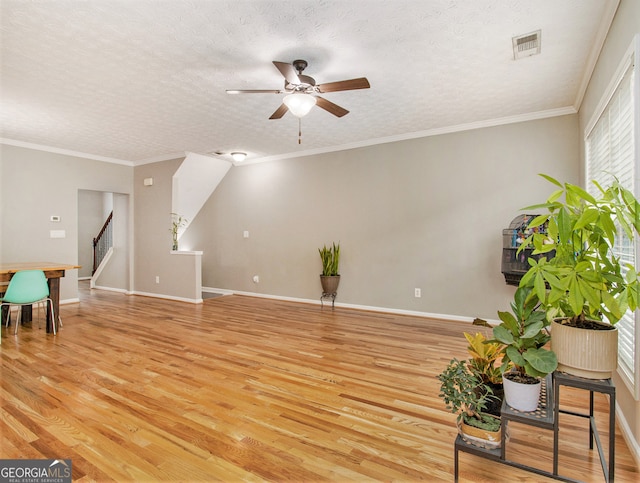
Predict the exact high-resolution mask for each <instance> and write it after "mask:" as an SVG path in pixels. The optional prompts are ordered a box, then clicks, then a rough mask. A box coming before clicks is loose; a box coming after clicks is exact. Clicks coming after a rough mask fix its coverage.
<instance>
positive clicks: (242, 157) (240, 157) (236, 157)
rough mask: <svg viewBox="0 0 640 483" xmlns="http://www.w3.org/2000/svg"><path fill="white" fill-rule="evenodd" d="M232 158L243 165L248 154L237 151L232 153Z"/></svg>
mask: <svg viewBox="0 0 640 483" xmlns="http://www.w3.org/2000/svg"><path fill="white" fill-rule="evenodd" d="M231 157H232V158H233V160H234V161H235V162H237V163H241V162H242V161H244V160H245V159H246V157H247V153H241V152H240V151H235V152H233V153H231Z"/></svg>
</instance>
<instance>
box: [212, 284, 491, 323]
mask: <svg viewBox="0 0 640 483" xmlns="http://www.w3.org/2000/svg"><path fill="white" fill-rule="evenodd" d="M202 291H203V292H207V293H219V294H223V295H234V294H235V295H245V296H247V297H259V298H265V299H274V300H284V301H287V302H300V303H305V304H315V305H320V304H321V302H320V299H319V298H318V299H317V300H316V299H303V298H296V297H284V296H281V295H270V294H264V293H255V292H243V291H239V290H228V289H223V288H215V287H202ZM330 303H331V302H325V303H324V304H325V305H326V304H330ZM335 306H336V307H343V308H347V309H357V310H367V311H369V312H383V313H388V314H398V315H410V316H414V317H425V318H428V319H440V320H451V321H455V322H469V323H472V322H473V321H474V319H475V318H474V317H465V316H462V315H450V314H434V313H431V312H420V311H416V310H404V309H395V308H390V307H376V306H371V305H357V304H345V303H342V302H336V303H335ZM485 320H487V322H489V323H490V324H492V325H498V324H500V321H499V320H488V319H485Z"/></svg>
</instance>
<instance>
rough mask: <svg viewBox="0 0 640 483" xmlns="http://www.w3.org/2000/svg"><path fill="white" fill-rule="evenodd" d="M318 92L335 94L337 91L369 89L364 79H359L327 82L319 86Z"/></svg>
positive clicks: (367, 82)
mask: <svg viewBox="0 0 640 483" xmlns="http://www.w3.org/2000/svg"><path fill="white" fill-rule="evenodd" d="M317 87H318V92H321V93H325V92H337V91H352V90H355V89H368V88H369V87H371V86H370V85H369V81H368V80H367V78H366V77H359V78H357V79H349V80H343V81H337V82H327V83H325V84H320V85H319V86H317Z"/></svg>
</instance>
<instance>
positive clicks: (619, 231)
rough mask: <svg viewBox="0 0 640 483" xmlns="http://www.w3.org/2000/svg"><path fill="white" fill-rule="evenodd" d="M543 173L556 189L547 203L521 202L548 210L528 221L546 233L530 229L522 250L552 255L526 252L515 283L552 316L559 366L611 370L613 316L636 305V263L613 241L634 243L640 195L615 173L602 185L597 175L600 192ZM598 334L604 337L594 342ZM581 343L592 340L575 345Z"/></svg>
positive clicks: (602, 373)
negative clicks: (525, 269)
mask: <svg viewBox="0 0 640 483" xmlns="http://www.w3.org/2000/svg"><path fill="white" fill-rule="evenodd" d="M541 176H542V177H544V178H545V179H547V180H548V181H549V182H550V183H552V184H554V185H555V186H556V187H557V189H556V191H554V192H553V193H552V194H551V195H550V196H549V198H548V199H547V200H546V202H545V203H542V204H539V205H534V206H530V207H527V208H524V210H527V211H529V210H538V209H545V210H547V213H546V214H542V215H539V216H537V217H536V218H534V219H533V220H532V221H531V223H530V224H529V227H531V228H533V227H537V226H541V225H543V224H545V223H546V224H547V233H546V234H540V233H534V234H532V235H531V236H529V237H528V238H526V239H525V240H524V242H523V243H522V245H521V246H520V250H524V249H526V248H529V247H533V248H534V250H533V252H532V254H534V255H538V254H540V255H545V254H546V255H549V257H548V259H547V257H545V256H542V257H541V258H540V259H539V260H535V259H533V258H529V260H528V262H529V264H530V268H529V270H528V272H527V273H526V274H525V275H524V276H523V277H522V280H521V281H520V286H521V287H525V286H526V287H529V288H531V289H532V294H535V296H536V297H538V298H539V300H540V301H541V302H542V305H543V306H544V308H545V309H546V311H547V314H548V317H549V318H550V319H551V318H553V319H554V323H553V324H552V330H551V334H552V342H551V344H552V349H553V351H554V352H556V354H557V356H558V362H559V365H558V367H559V369H561V370H563V371H565V372H569V373H571V374H574V375H578V376H582V377H589V378H595V379H600V378H607V377H610V376H611V372H612V371H613V370H615V368H616V365H617V330H615V328H614V327H613V324H615V323H616V322H618V321H619V320H620V319H621V318H622V317H623V316H624V314H625V312H626V311H627V310H629V309H630V310H635V309H636V308H637V307H638V298H639V290H640V284H639V282H638V273H637V270H636V268H635V267H634V266H632V265H631V264H629V263H625V262H624V261H623V260H621V259H620V258H619V257H618V256H616V255H615V254H614V253H613V251H612V247H614V246H615V245H616V244H618V245H619V244H620V243H633V239H634V238H635V236H636V235H637V234H638V232H639V228H640V218H639V216H640V203H639V202H638V201H637V200H636V198H635V196H634V195H633V193H632V192H631V191H629V190H628V189H625V188H624V187H623V186H622V185H621V184H620V183H619V182H618V180H616V179H614V180H613V182H612V184H611V185H610V186H608V187H607V188H603V187H602V186H601V185H599V184H598V183H595V182H594V185H595V186H596V187H597V189H598V191H599V194H598V196H592V195H591V194H589V193H588V192H587V191H585V190H584V189H582V188H580V187H579V186H576V185H573V184H570V183H564V184H562V183H560V182H559V181H557V180H556V179H554V178H552V177H550V176H547V175H541ZM554 251H555V253H554ZM551 254H553V255H551ZM593 329H601V330H597V332H598V333H599V335H596V336H594V335H593ZM612 329H613V330H612ZM586 330H589V332H585V331H586ZM568 332H570V333H571V334H570V335H568V336H567V337H568V338H567V337H565V335H566V333H568ZM595 337H598V339H600V338H603V340H602V341H600V340H598V341H597V342H596V341H595V340H594V338H595ZM576 338H577V339H576ZM586 343H592V344H593V345H592V346H590V347H585V348H584V350H580V349H579V348H580V347H583V346H584V344H586Z"/></svg>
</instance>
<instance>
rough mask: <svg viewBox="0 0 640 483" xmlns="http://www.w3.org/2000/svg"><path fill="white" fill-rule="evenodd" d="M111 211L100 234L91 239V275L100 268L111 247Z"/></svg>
mask: <svg viewBox="0 0 640 483" xmlns="http://www.w3.org/2000/svg"><path fill="white" fill-rule="evenodd" d="M112 220H113V211H112V212H111V213H109V216H108V217H107V221H105V222H104V225H102V229H101V230H100V233H98V235H97V236H96V237H95V238H94V239H93V270H92V271H91V274H92V275H93V274H94V273H96V270H97V269H98V267H99V266H100V263H101V262H102V260H103V258H104V257H105V255H106V254H107V252H108V251H109V248H111V247H112V246H113V228H112V226H113V224H112V223H111V222H112Z"/></svg>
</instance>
